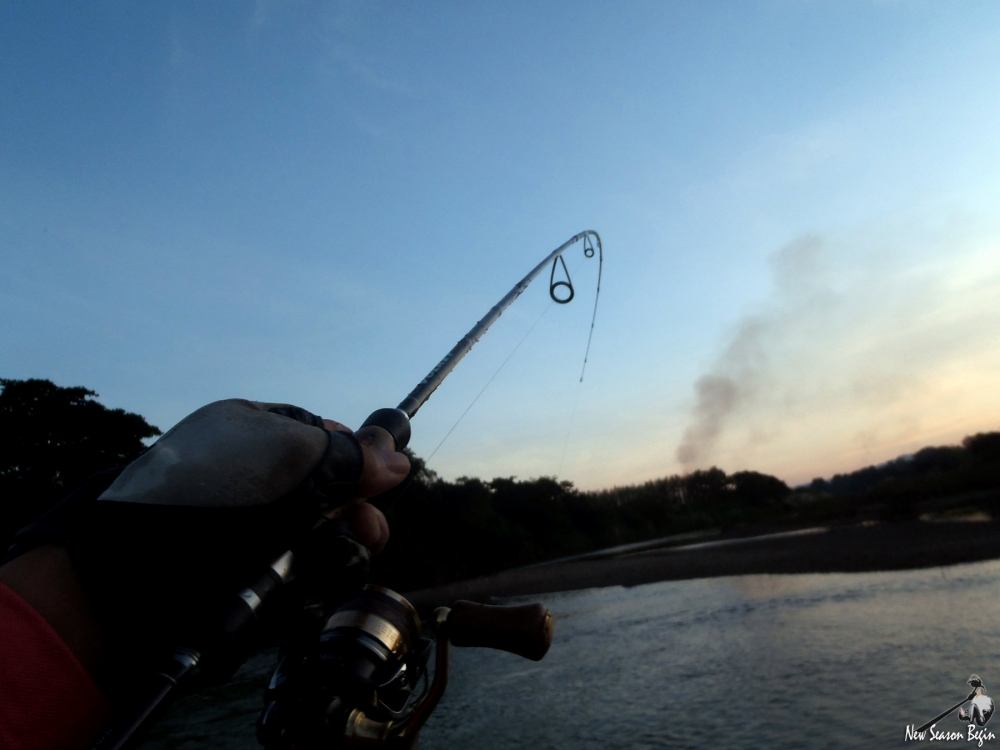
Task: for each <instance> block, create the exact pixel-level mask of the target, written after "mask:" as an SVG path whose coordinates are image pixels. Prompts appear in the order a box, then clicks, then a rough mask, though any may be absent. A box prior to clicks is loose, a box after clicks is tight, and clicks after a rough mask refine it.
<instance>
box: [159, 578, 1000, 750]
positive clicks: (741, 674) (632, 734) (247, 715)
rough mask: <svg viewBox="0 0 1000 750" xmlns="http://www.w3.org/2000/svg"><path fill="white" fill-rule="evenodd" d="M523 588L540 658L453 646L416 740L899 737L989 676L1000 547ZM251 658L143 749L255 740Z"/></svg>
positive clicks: (598, 742)
mask: <svg viewBox="0 0 1000 750" xmlns="http://www.w3.org/2000/svg"><path fill="white" fill-rule="evenodd" d="M539 598H540V599H541V600H542V601H544V602H545V603H546V604H547V605H548V606H549V607H550V608H551V610H552V611H553V613H554V614H555V617H556V634H555V635H556V637H555V640H554V643H553V646H552V650H551V651H550V652H549V655H548V656H547V657H546V658H545V660H544V661H542V662H539V663H534V662H529V661H525V660H523V659H520V658H518V657H515V656H511V655H509V654H506V653H502V652H492V651H485V650H467V649H456V650H454V651H453V657H452V674H451V680H450V684H449V687H448V692H447V693H446V694H445V696H444V699H443V700H442V702H441V705H440V706H439V708H438V710H437V712H436V713H435V714H434V716H433V717H432V718H431V720H430V722H429V723H428V725H427V727H426V728H425V730H424V732H423V733H422V739H421V748H423V750H444V749H445V748H456V747H471V748H498V749H500V750H508V749H509V750H513V748H525V747H529V748H533V749H538V750H541V749H542V748H574V749H576V748H581V749H587V748H594V749H595V750H596V749H598V748H601V749H604V748H668V747H669V748H705V747H710V748H714V747H719V748H758V747H767V748H779V749H781V748H789V749H791V748H802V747H837V748H873V747H887V746H903V745H904V741H903V738H904V735H905V728H906V725H907V724H917V725H919V724H922V723H923V722H924V721H926V720H928V719H930V718H932V717H933V716H934V715H935V714H937V713H940V712H941V711H943V710H944V709H946V708H948V706H950V705H952V704H953V703H956V702H957V701H958V700H960V699H961V698H962V697H963V696H964V695H966V694H967V693H968V686H967V685H966V684H965V680H966V679H967V678H968V676H969V675H970V673H973V672H975V673H978V674H980V675H981V676H982V677H983V680H984V682H985V684H986V687H987V689H990V688H992V687H994V683H996V685H1000V561H990V562H985V563H974V564H969V565H959V566H952V567H947V568H933V569H925V570H918V571H903V572H887V573H861V574H858V573H852V574H811V575H752V576H736V577H726V578H711V579H700V580H693V581H667V582H662V583H654V584H648V585H644V586H637V587H634V588H621V587H612V588H604V589H589V590H585V591H576V592H568V593H562V594H549V595H546V596H543V597H539ZM251 667H252V668H251V669H249V670H247V671H245V672H244V673H243V674H242V675H241V676H240V681H239V682H238V683H237V684H236V685H235V686H229V688H228V689H226V690H220V691H215V692H213V693H209V694H206V695H202V696H193V697H192V698H189V699H187V700H186V701H185V703H183V704H179V705H178V706H177V707H176V708H175V710H174V711H172V715H171V717H170V718H169V720H168V721H167V722H166V723H165V724H164V725H163V726H161V727H160V728H159V729H158V731H157V732H156V734H155V736H154V737H152V738H151V740H150V741H149V742H147V743H146V745H145V746H144V747H148V748H164V749H165V748H171V747H190V748H198V747H205V748H252V747H255V744H254V740H253V721H254V719H255V715H256V711H257V708H258V706H259V695H258V693H257V690H258V688H259V680H260V679H261V678H260V677H259V676H256V675H255V674H254V670H256V672H257V673H259V672H261V671H262V670H265V669H266V667H267V664H266V661H265V660H258V662H257V663H256V664H255V665H251ZM998 690H1000V688H998ZM992 692H993V691H992V690H991V693H992ZM234 694H235V695H236V698H237V699H236V700H230V699H229V698H231V697H232V696H233V695H234ZM998 695H1000V692H998ZM222 696H226V700H223V699H222ZM946 726H947V727H948V728H951V729H955V730H958V731H965V730H964V727H963V725H962V724H960V723H959V722H958V721H957V720H956V719H954V718H951V717H949V718H948V719H945V720H943V721H942V723H941V728H944V727H946ZM991 728H992V729H993V730H994V731H995V732H996V733H997V734H998V735H1000V727H992V726H991ZM990 744H991V745H992V746H995V747H1000V741H994V742H992V743H990ZM909 746H910V747H917V746H918V745H913V744H910V745H909ZM929 746H930V747H966V746H968V747H975V744H974V743H972V744H967V743H965V742H952V743H948V742H936V743H931V744H930V745H929Z"/></svg>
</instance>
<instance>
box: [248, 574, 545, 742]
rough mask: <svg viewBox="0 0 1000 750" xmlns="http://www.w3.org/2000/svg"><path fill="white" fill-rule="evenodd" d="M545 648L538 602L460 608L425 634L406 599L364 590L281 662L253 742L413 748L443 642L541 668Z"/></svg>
mask: <svg viewBox="0 0 1000 750" xmlns="http://www.w3.org/2000/svg"><path fill="white" fill-rule="evenodd" d="M551 640H552V617H551V615H550V614H549V612H548V610H546V609H545V607H544V606H542V605H541V604H527V605H519V606H510V607H498V606H490V605H485V604H477V603H474V602H468V601H458V602H455V603H454V604H453V605H452V606H451V607H450V608H449V607H440V608H438V609H437V610H435V612H434V615H433V626H432V628H431V632H430V634H428V633H427V632H426V631H425V629H424V627H423V626H422V624H421V620H420V617H419V615H418V613H417V611H416V609H415V608H414V607H413V605H412V604H410V602H409V601H407V600H406V599H405V598H404V597H403V596H401V595H400V594H397V593H396V592H394V591H391V590H389V589H386V588H381V587H378V586H366V587H365V588H364V589H362V590H361V592H360V593H358V594H357V595H356V596H354V597H353V598H351V599H349V600H347V601H345V602H344V603H343V604H342V605H340V606H339V607H337V608H336V609H334V611H333V612H332V613H330V614H329V616H328V617H326V619H325V622H324V623H323V625H322V627H321V628H320V631H319V634H318V637H314V638H313V639H312V640H306V641H304V642H302V641H300V645H299V646H298V647H297V648H294V649H291V650H289V651H288V652H287V653H285V655H284V656H283V657H282V659H281V661H280V662H279V664H278V666H277V667H276V668H275V670H274V673H273V674H272V676H271V680H270V682H269V684H268V686H267V690H266V692H265V698H264V701H265V707H264V710H263V711H262V713H261V715H260V718H259V719H258V722H257V738H258V740H259V742H260V743H261V745H263V746H264V748H266V750H291V749H293V748H294V749H295V750H320V748H322V749H323V750H328V749H330V748H372V747H390V748H411V747H413V746H414V744H415V742H416V739H417V733H418V732H419V731H420V729H421V727H423V725H424V723H425V722H426V721H427V719H428V717H429V716H430V715H431V713H432V712H433V711H434V709H435V707H436V706H437V704H438V701H439V700H440V699H441V696H442V695H443V694H444V691H445V688H446V686H447V682H448V648H449V643H450V644H452V645H455V646H482V647H489V648H498V649H502V650H505V651H509V652H511V653H514V654H518V655H519V656H523V657H525V658H528V659H533V660H535V661H537V660H540V659H541V658H542V657H543V656H545V653H546V652H547V651H548V648H549V644H550V643H551ZM432 654H433V657H434V666H433V669H432V670H431V669H429V662H430V659H431V655H432ZM431 672H432V674H431Z"/></svg>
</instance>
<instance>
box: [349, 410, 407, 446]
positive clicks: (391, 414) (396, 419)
mask: <svg viewBox="0 0 1000 750" xmlns="http://www.w3.org/2000/svg"><path fill="white" fill-rule="evenodd" d="M361 426H362V427H369V426H374V427H381V428H382V429H383V430H385V431H386V432H388V433H389V434H390V435H392V439H393V440H395V441H396V450H397V451H401V450H403V448H405V447H406V446H407V445H408V444H409V442H410V417H409V416H408V415H407V413H406V412H405V411H403V410H402V409H376V410H375V411H373V412H372V413H371V414H370V415H369V416H368V419H366V420H365V423H364V424H363V425H361Z"/></svg>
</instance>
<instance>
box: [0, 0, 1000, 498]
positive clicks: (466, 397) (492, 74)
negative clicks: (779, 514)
mask: <svg viewBox="0 0 1000 750" xmlns="http://www.w3.org/2000/svg"><path fill="white" fill-rule="evenodd" d="M997 91H1000V5H998V4H996V3H994V2H951V3H946V2H936V1H935V2H920V1H919V0H914V1H913V2H895V1H893V0H878V1H871V2H832V1H831V2H811V1H809V0H796V1H794V2H793V1H791V0H787V1H779V0H774V1H761V2H714V3H702V2H659V1H656V2H641V1H639V0H630V1H629V2H624V3H609V2H597V1H596V0H595V1H593V2H592V1H590V0H588V1H587V2H579V1H577V2H505V3H459V2H450V3H439V2H424V3H403V2H394V3H392V2H386V3H383V2H335V1H331V2H304V1H302V2H265V1H262V0H261V1H258V2H256V3H254V2H245V3H240V2H235V1H234V2H222V3H197V2H175V3H158V4H135V3H125V2H121V3H107V2H92V3H48V2H41V1H39V2H30V3H29V2H2V3H0V253H2V256H0V257H2V262H3V274H2V277H0V316H2V319H3V320H4V325H3V326H2V327H0V376H2V377H8V378H28V377H40V378H48V379H51V380H53V381H55V382H56V383H58V384H60V385H65V386H70V385H82V386H86V387H88V388H91V389H93V390H94V391H96V392H98V394H99V397H100V400H101V402H102V403H104V404H106V405H108V406H111V407H118V408H124V409H128V410H130V411H136V412H138V413H140V414H142V415H143V416H145V417H146V418H147V419H148V420H149V421H150V422H151V423H153V424H155V425H157V426H159V427H160V428H161V429H166V428H168V427H169V426H170V425H172V424H174V423H175V422H177V421H178V420H179V419H181V418H182V417H183V416H184V415H185V414H187V413H189V412H190V411H192V410H194V409H195V408H197V407H198V406H200V405H202V404H204V403H206V402H209V401H212V400H215V399H219V398H227V397H234V396H237V397H245V398H252V399H257V400H262V401H282V402H291V403H296V404H299V405H301V406H304V407H306V408H308V409H310V410H311V411H314V412H316V413H319V414H322V415H324V416H326V417H330V418H334V419H337V420H340V421H342V422H345V423H347V424H354V425H360V424H361V422H362V421H363V420H364V419H365V417H366V416H367V415H368V414H369V413H370V412H371V411H373V410H374V409H376V408H379V407H383V406H395V405H396V404H397V403H398V402H400V401H401V400H402V399H403V397H404V396H406V395H407V394H408V393H409V392H410V390H412V388H413V387H414V386H415V385H416V384H417V383H418V382H419V381H420V380H421V379H422V378H423V376H424V375H425V374H426V373H427V372H428V371H429V370H430V369H431V368H432V367H433V366H434V365H435V364H436V363H437V362H438V360H439V359H440V358H441V357H442V356H444V354H445V353H446V352H447V351H448V350H449V349H450V348H451V347H452V346H453V344H454V343H455V342H456V341H457V340H458V339H459V338H460V337H461V336H462V335H463V334H464V333H465V332H466V331H467V330H468V329H469V328H471V327H472V326H473V325H474V324H475V322H476V321H477V320H479V318H480V317H482V316H483V314H485V312H486V311H487V310H488V309H489V308H490V307H491V306H492V305H493V304H494V303H495V302H496V301H497V300H499V299H500V297H501V296H503V294H505V293H506V292H507V290H508V289H509V288H510V287H511V286H513V285H514V283H515V282H517V281H518V280H519V279H520V278H521V277H522V276H523V275H524V274H525V273H526V272H527V271H528V270H529V269H530V268H531V267H532V266H533V265H535V264H536V263H537V262H538V261H540V260H541V259H542V258H543V257H544V256H545V255H546V254H548V253H549V252H550V251H551V250H553V249H554V248H555V247H557V246H558V245H559V244H561V243H562V242H563V241H564V240H566V239H568V238H569V237H571V236H572V235H574V234H576V233H577V232H579V231H582V230H584V229H593V230H596V231H597V232H599V233H600V235H601V237H602V239H603V243H604V251H605V252H604V264H603V279H602V283H601V293H600V299H599V305H598V310H597V318H596V325H595V328H594V334H593V342H592V347H591V351H590V359H589V363H588V365H587V371H586V375H585V378H584V380H583V381H582V382H579V375H580V367H581V363H582V358H583V353H584V348H585V346H586V341H587V333H588V330H589V326H590V316H591V313H592V306H593V301H594V293H595V288H596V283H597V266H596V259H589V260H588V259H586V258H585V257H584V256H583V254H582V252H581V248H580V247H579V246H577V247H575V248H573V249H571V251H570V252H568V253H567V255H566V260H567V265H568V268H569V272H570V277H571V279H572V282H573V285H574V289H575V292H576V298H575V300H574V301H573V302H572V303H571V304H568V305H555V304H554V303H552V302H551V301H550V300H549V297H548V293H547V292H548V289H547V284H546V281H547V278H542V279H540V280H539V281H537V282H536V283H535V284H534V285H533V286H532V287H530V288H529V289H528V290H527V292H525V294H524V295H523V296H522V297H521V298H520V299H519V300H518V301H517V302H516V303H515V304H514V305H513V306H512V307H511V308H510V309H509V310H508V311H507V312H506V313H505V314H504V315H503V317H502V318H501V319H500V320H499V322H498V323H497V324H496V325H495V326H494V328H493V329H491V331H490V332H489V333H488V334H487V335H486V336H485V337H484V338H483V339H482V341H480V342H479V344H477V346H476V348H475V349H474V350H473V351H472V353H471V354H470V355H469V356H468V357H467V358H466V360H464V361H463V362H462V363H461V364H460V365H459V367H458V368H457V369H456V370H455V372H454V373H453V374H452V375H451V376H450V377H449V378H448V379H447V380H446V381H445V382H444V384H443V385H442V386H441V387H440V388H439V389H438V391H437V392H436V393H435V394H434V395H433V396H432V397H431V399H430V400H429V401H428V402H427V403H426V404H425V405H424V407H423V408H422V409H421V410H420V412H419V413H418V414H417V415H416V416H415V418H414V420H413V440H412V442H411V447H412V448H413V449H414V450H415V452H416V453H417V454H418V455H421V456H424V457H430V458H429V465H430V467H431V468H433V469H435V470H436V471H437V472H438V473H439V474H441V475H442V476H443V477H445V478H449V479H452V478H455V477H458V476H463V475H466V476H479V477H483V478H490V477H494V476H518V477H521V478H529V477H536V476H543V475H544V476H558V477H559V478H560V479H567V480H570V481H572V482H574V483H575V484H576V485H577V486H578V487H581V488H585V489H597V488H602V487H609V486H615V485H622V484H631V483H636V482H642V481H646V480H649V479H654V478H658V477H662V476H665V475H668V474H674V473H679V472H686V471H691V470H694V469H697V468H707V467H709V466H713V465H715V466H719V467H720V468H723V469H724V470H726V471H737V470H741V469H754V470H759V471H765V472H768V473H772V474H775V475H777V476H779V477H781V478H782V479H784V480H785V481H788V482H789V483H792V484H796V483H801V482H807V481H809V480H810V479H811V478H813V477H816V476H829V475H831V474H833V473H835V472H839V471H847V470H851V469H854V468H860V467H862V466H865V465H868V464H871V463H877V462H880V461H885V460H887V459H890V458H893V457H895V456H897V455H899V454H902V453H906V452H908V451H912V450H914V449H916V448H919V447H922V446H924V445H928V444H949V443H955V442H958V441H959V440H961V438H962V437H963V436H965V435H968V434H971V433H974V432H977V431H985V430H995V429H1000V388H998V387H997V385H998V383H1000V336H998V331H1000V214H998V212H997V206H998V205H1000V203H998V198H1000V138H998V137H997V133H998V132H1000V97H998V96H997ZM484 388H485V390H484ZM470 406H471V408H470ZM463 414H464V416H463ZM442 441H443V442H442Z"/></svg>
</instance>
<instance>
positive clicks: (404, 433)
mask: <svg viewBox="0 0 1000 750" xmlns="http://www.w3.org/2000/svg"><path fill="white" fill-rule="evenodd" d="M581 241H582V242H583V255H584V257H585V258H593V257H594V254H595V252H596V254H597V291H596V293H595V295H594V312H593V315H592V316H591V319H590V333H589V334H588V336H587V349H586V351H585V353H584V355H583V369H581V372H580V380H581V381H582V380H583V371H584V370H585V369H586V367H587V359H588V357H589V356H590V342H591V339H592V338H593V335H594V321H595V320H596V319H597V302H598V297H599V296H600V294H601V272H602V270H603V267H604V247H603V245H602V244H601V237H600V235H599V234H597V232H595V231H594V230H592V229H587V230H585V231H583V232H580V233H579V234H575V235H573V236H572V237H570V238H569V239H568V240H566V241H565V242H564V243H563V244H561V245H560V246H559V247H557V248H556V249H555V250H553V251H552V252H551V253H549V254H548V255H547V256H545V258H544V259H543V260H542V261H541V262H540V263H539V264H538V265H537V266H535V267H534V268H532V269H531V270H530V271H529V272H528V273H527V274H526V275H525V277H524V278H523V279H521V280H520V281H519V282H517V283H516V284H515V285H514V288H513V289H511V290H510V291H509V292H507V294H505V295H504V296H503V297H502V298H501V299H500V301H499V302H497V303H496V304H495V305H493V307H491V308H490V310H489V312H487V313H486V315H484V316H483V317H482V319H481V320H480V321H479V322H478V323H476V324H475V325H474V326H473V327H472V329H471V330H470V331H469V332H468V333H467V334H465V335H464V336H463V337H462V338H461V339H459V341H458V343H457V344H455V346H453V347H452V348H451V351H449V352H448V353H447V354H446V355H444V358H442V360H441V361H440V362H438V363H437V364H436V365H435V366H434V369H432V370H431V371H430V372H429V373H427V376H426V377H425V378H424V379H423V380H421V381H420V383H419V384H418V385H417V387H416V388H414V389H413V390H412V391H411V392H410V394H409V395H408V396H407V397H406V398H404V399H403V400H402V401H401V402H400V403H399V406H397V407H396V408H395V409H390V408H387V409H378V410H376V411H374V412H372V414H371V415H370V416H369V417H368V419H366V420H365V422H364V424H363V425H362V427H370V426H375V427H381V428H383V429H384V430H386V431H387V432H389V434H391V435H392V436H393V438H394V439H395V441H396V450H402V449H403V448H405V447H406V446H407V444H408V443H409V441H410V420H411V419H412V418H413V416H414V415H415V414H416V413H417V410H418V409H420V407H421V406H423V405H424V403H425V402H426V401H427V399H429V398H430V397H431V394H432V393H434V391H435V390H437V387H438V386H439V385H441V383H442V382H444V379H445V378H446V377H448V375H449V374H450V373H451V371H452V370H454V369H455V368H456V367H457V366H458V363H459V362H461V361H462V360H463V359H464V358H465V355H466V354H468V353H469V352H470V351H471V350H472V347H473V346H474V345H475V344H476V342H477V341H479V339H481V338H482V337H483V335H484V334H485V333H486V332H487V331H488V330H489V329H490V326H492V325H493V324H494V323H495V322H496V321H497V319H498V318H499V317H500V316H501V315H502V314H503V312H504V311H505V310H506V309H507V308H508V307H510V306H511V305H512V304H513V303H514V300H516V299H517V298H518V297H520V296H521V293H522V292H524V290H525V289H527V288H528V286H529V285H530V284H531V282H532V281H534V280H535V278H536V277H537V276H538V274H540V273H541V272H542V269H544V268H545V267H546V266H547V265H549V263H551V264H552V270H551V271H550V273H549V296H550V297H551V298H552V301H553V302H556V303H558V304H560V305H565V304H567V303H568V302H570V301H571V300H572V299H573V297H574V296H575V290H574V288H573V282H572V280H571V279H570V276H569V269H567V268H566V261H565V260H564V259H563V257H562V256H563V253H565V252H566V251H567V250H568V249H569V248H571V247H572V246H573V245H575V244H576V243H577V242H581ZM559 264H561V265H562V270H563V273H564V274H565V276H566V280H565V281H563V280H561V279H560V280H556V270H557V267H558V265H559Z"/></svg>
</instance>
